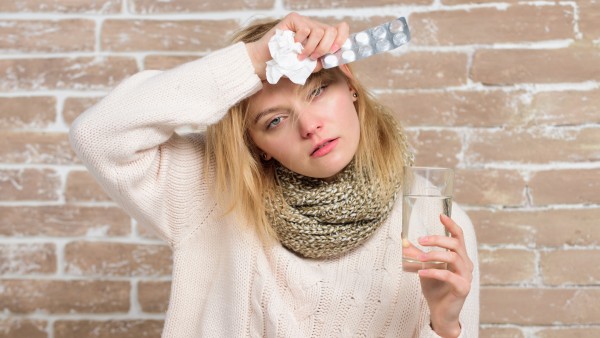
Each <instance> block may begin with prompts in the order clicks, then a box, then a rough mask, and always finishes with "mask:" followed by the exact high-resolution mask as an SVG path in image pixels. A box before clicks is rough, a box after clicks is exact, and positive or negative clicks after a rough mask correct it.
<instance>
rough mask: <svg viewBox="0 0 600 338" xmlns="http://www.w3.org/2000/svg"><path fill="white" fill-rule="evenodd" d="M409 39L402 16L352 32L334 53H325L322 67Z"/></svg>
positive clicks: (352, 59) (395, 46) (385, 48)
mask: <svg viewBox="0 0 600 338" xmlns="http://www.w3.org/2000/svg"><path fill="white" fill-rule="evenodd" d="M408 41H410V31H409V29H408V24H407V23H406V19H405V18H404V17H400V18H398V19H395V20H392V21H390V22H386V23H384V24H381V25H379V26H375V27H371V28H369V29H366V30H364V31H361V32H358V33H354V34H352V35H350V37H348V39H347V40H346V42H345V43H344V44H343V45H342V47H341V48H340V49H339V50H338V51H336V52H335V53H331V54H325V55H323V56H322V57H321V58H320V60H321V64H322V65H323V68H325V69H327V68H333V67H337V66H339V65H343V64H346V63H350V62H353V61H357V60H361V59H364V58H367V57H369V56H371V55H375V54H379V53H383V52H387V51H390V50H392V49H396V48H398V47H400V46H402V45H405V44H407V43H408Z"/></svg>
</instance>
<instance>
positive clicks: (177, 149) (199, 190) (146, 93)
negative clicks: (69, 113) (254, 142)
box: [70, 43, 479, 338]
mask: <svg viewBox="0 0 600 338" xmlns="http://www.w3.org/2000/svg"><path fill="white" fill-rule="evenodd" d="M260 88H261V82H260V79H259V78H258V76H257V75H256V74H255V73H254V68H253V66H252V64H251V61H250V58H249V56H248V54H247V52H246V48H245V46H244V45H243V44H242V43H238V44H235V45H232V46H230V47H227V48H225V49H222V50H219V51H216V52H214V53H212V54H210V55H208V56H206V57H204V58H202V59H199V60H195V61H192V62H189V63H186V64H183V65H181V66H179V67H176V68H174V69H171V70H168V71H143V72H140V73H138V74H136V75H134V76H132V77H130V78H129V79H127V80H126V81H124V82H123V83H121V84H120V85H119V86H118V87H117V88H115V89H114V90H113V91H112V92H111V93H110V94H109V95H108V96H107V97H106V98H105V99H103V100H102V101H100V102H99V103H98V104H96V105H95V106H94V107H92V108H90V109H89V110H88V111H87V112H85V113H84V114H82V115H81V116H80V117H79V118H78V119H77V120H76V121H75V123H74V125H73V127H72V128H71V134H70V136H71V143H72V145H73V147H74V149H75V150H76V152H77V154H78V155H79V157H80V158H81V159H82V160H83V161H84V163H85V164H86V166H87V167H88V168H89V170H90V172H91V173H92V174H93V175H94V176H95V177H96V179H97V180H98V181H99V183H100V184H101V185H102V186H103V188H104V189H105V190H106V191H107V192H108V194H109V195H110V196H111V197H112V198H113V199H114V200H115V201H116V202H117V203H119V205H121V206H122V207H123V208H124V209H125V210H126V211H127V212H128V213H129V214H131V215H132V216H133V217H135V218H136V219H137V220H138V221H139V222H140V223H142V224H148V225H151V226H153V227H154V228H155V229H156V230H157V231H158V233H159V234H160V235H161V236H162V237H163V238H164V239H165V240H166V241H167V242H168V243H169V245H170V246H171V247H172V249H173V252H174V254H173V256H174V264H173V282H172V287H171V297H170V302H169V308H168V311H167V315H166V320H165V326H164V331H163V337H194V338H196V337H245V336H251V337H262V336H267V337H354V336H360V337H437V335H436V334H435V333H434V332H433V331H432V330H431V328H430V327H429V310H428V307H427V303H426V302H425V300H424V298H423V296H422V293H421V289H420V284H419V279H418V277H417V275H416V274H414V273H404V272H402V259H401V244H400V243H401V240H400V231H401V223H402V215H401V213H402V208H401V207H400V203H401V202H398V204H397V205H396V207H395V208H394V210H393V212H392V213H391V215H390V216H389V219H388V220H387V221H386V222H385V223H384V225H382V226H381V228H380V229H378V230H377V232H376V233H375V235H373V237H372V238H371V239H369V240H368V241H367V242H366V243H365V244H364V245H362V246H361V247H360V248H359V249H357V250H355V251H353V252H351V253H350V254H347V255H345V256H343V257H341V258H338V259H334V260H309V259H303V258H300V257H298V256H296V255H294V254H293V253H291V252H289V251H287V250H286V249H285V248H283V247H281V246H279V245H276V246H274V247H269V248H266V247H264V246H263V245H261V243H260V241H259V239H258V238H257V236H256V235H255V233H254V232H252V231H251V230H249V229H250V228H249V227H248V226H247V225H246V224H239V223H236V222H235V221H233V217H231V216H226V217H221V216H220V215H221V210H220V208H219V206H218V205H217V204H216V202H215V199H214V198H213V196H211V195H210V194H209V192H208V191H209V189H208V185H207V182H211V181H212V178H211V177H204V176H203V172H204V171H203V163H204V160H205V153H204V151H205V149H204V146H203V143H204V139H203V135H202V134H201V133H194V134H188V135H185V136H180V135H179V134H176V133H175V130H176V129H177V128H181V127H191V128H201V127H202V126H206V125H209V124H211V123H215V122H217V121H218V120H219V119H221V118H222V117H223V116H224V115H225V114H226V112H227V109H228V108H229V107H230V106H232V105H233V104H235V103H236V102H238V101H240V100H241V99H243V98H245V97H248V96H249V95H252V94H253V93H255V92H256V91H258V90H259V89H260ZM453 219H454V220H456V221H457V223H458V224H460V225H461V226H462V227H463V230H464V233H465V236H466V240H467V245H468V250H469V255H470V257H471V259H472V260H473V261H474V262H475V263H477V256H476V255H477V251H476V243H475V235H474V232H473V226H472V224H471V222H470V220H469V218H468V217H467V216H466V215H465V213H464V212H463V211H462V210H461V209H460V208H459V207H458V206H457V205H456V204H455V205H454V207H453ZM478 279H479V272H478V270H477V269H476V270H475V275H474V281H473V284H472V289H471V293H470V295H469V297H468V298H467V301H466V303H465V305H464V308H463V310H462V312H461V316H460V321H461V325H462V333H461V336H462V337H476V336H477V334H478V322H479V305H478V303H479V280H478Z"/></svg>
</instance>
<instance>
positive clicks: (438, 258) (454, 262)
mask: <svg viewBox="0 0 600 338" xmlns="http://www.w3.org/2000/svg"><path fill="white" fill-rule="evenodd" d="M418 260H420V261H421V262H444V263H447V264H448V270H450V271H453V272H456V273H457V274H459V275H461V276H464V277H466V278H469V279H471V278H472V273H471V269H470V265H469V263H470V260H469V259H468V257H466V260H465V257H462V256H461V255H459V254H457V253H456V252H454V251H430V252H427V253H423V254H421V255H419V256H418ZM467 261H468V262H467Z"/></svg>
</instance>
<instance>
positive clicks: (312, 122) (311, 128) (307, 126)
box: [298, 111, 323, 138]
mask: <svg viewBox="0 0 600 338" xmlns="http://www.w3.org/2000/svg"><path fill="white" fill-rule="evenodd" d="M298 125H299V128H300V133H301V135H302V137H303V138H310V137H311V136H313V135H314V134H315V133H318V132H319V130H320V129H321V128H323V122H322V121H321V119H320V118H319V117H318V116H317V115H316V114H314V113H311V112H307V111H303V112H301V113H300V114H298Z"/></svg>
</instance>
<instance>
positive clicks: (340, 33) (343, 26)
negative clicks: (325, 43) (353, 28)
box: [330, 21, 350, 53]
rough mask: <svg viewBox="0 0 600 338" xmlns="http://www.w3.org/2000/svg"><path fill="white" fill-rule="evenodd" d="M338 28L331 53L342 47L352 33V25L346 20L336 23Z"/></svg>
mask: <svg viewBox="0 0 600 338" xmlns="http://www.w3.org/2000/svg"><path fill="white" fill-rule="evenodd" d="M336 28H337V36H336V37H335V40H334V41H333V45H332V46H331V51H330V52H331V53H333V52H335V51H337V50H338V49H340V48H342V46H343V45H344V43H345V42H346V40H348V35H350V26H348V24H347V23H346V22H343V21H342V22H340V23H338V24H337V25H336Z"/></svg>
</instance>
